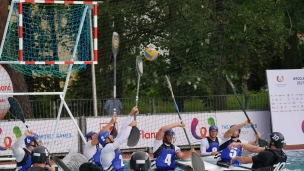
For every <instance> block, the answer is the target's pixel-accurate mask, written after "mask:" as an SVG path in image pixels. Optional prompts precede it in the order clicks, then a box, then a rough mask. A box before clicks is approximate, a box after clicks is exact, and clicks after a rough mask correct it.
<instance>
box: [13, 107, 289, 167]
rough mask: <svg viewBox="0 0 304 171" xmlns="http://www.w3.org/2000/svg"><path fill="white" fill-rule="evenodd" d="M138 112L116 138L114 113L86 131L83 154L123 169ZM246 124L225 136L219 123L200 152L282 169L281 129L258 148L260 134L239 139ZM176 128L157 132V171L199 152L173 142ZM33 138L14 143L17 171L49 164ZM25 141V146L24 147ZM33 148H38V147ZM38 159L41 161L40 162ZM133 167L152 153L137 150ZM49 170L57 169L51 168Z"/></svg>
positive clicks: (144, 163) (223, 161) (222, 160)
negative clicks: (124, 146) (97, 127)
mask: <svg viewBox="0 0 304 171" xmlns="http://www.w3.org/2000/svg"><path fill="white" fill-rule="evenodd" d="M135 114H138V108H137V107H134V108H133V109H132V110H131V112H130V114H129V115H128V116H127V118H126V119H125V121H124V122H123V124H122V126H121V128H120V131H119V133H118V135H117V136H116V137H113V136H112V135H111V134H110V131H109V129H110V127H111V125H112V124H114V123H115V122H116V118H117V116H116V115H113V116H112V118H111V121H110V122H109V123H108V124H107V125H106V126H104V127H103V128H102V130H100V132H98V133H96V132H93V131H91V132H89V133H87V134H86V138H87V142H86V144H85V145H84V149H83V155H84V156H85V157H86V158H87V159H88V160H89V161H91V162H93V163H94V164H96V165H98V166H99V167H100V168H101V169H102V170H115V171H123V170H124V169H125V165H124V163H123V158H122V153H121V151H120V150H119V147H120V146H121V145H122V144H123V143H125V142H126V141H127V138H128V137H129V135H130V132H131V129H132V127H133V126H136V125H137V122H136V121H135V120H133V118H134V117H133V116H134V115H135ZM247 125H252V122H251V121H248V120H246V121H245V122H243V123H240V124H236V125H233V126H231V127H230V129H228V130H227V131H226V132H225V134H224V135H223V137H218V128H217V127H216V126H211V127H209V137H207V138H204V139H202V141H201V145H200V153H201V155H202V156H208V155H215V156H217V155H219V154H220V160H219V161H218V163H217V164H218V165H221V166H227V165H230V164H233V165H240V164H241V163H245V164H246V163H253V165H252V169H261V168H262V169H265V170H267V169H270V170H273V169H276V170H280V169H282V168H283V166H284V164H285V162H286V160H287V156H286V155H285V153H284V152H283V150H282V148H283V146H284V136H283V135H282V134H281V133H279V132H273V133H271V134H270V141H269V147H267V148H265V147H258V146H257V141H258V139H259V133H258V134H257V135H256V141H249V142H248V141H245V140H240V139H239V135H240V133H241V128H242V127H244V126H247ZM175 127H185V124H184V123H182V122H177V123H172V124H169V125H165V126H162V127H161V128H160V129H159V131H158V132H157V133H156V137H155V140H154V145H153V155H154V156H153V157H154V158H155V168H156V169H155V170H174V169H175V167H176V165H175V160H176V158H178V159H181V160H186V159H188V158H190V157H191V153H192V152H196V151H195V150H194V149H193V148H192V149H190V151H189V152H188V151H187V152H185V151H184V152H183V151H181V149H180V148H179V147H177V146H175V145H174V144H172V142H173V137H174V131H173V130H172V128H175ZM34 139H38V135H37V134H34V133H33V132H29V131H26V132H25V133H24V135H22V136H21V137H20V138H19V139H17V141H16V142H15V143H14V144H13V145H12V151H13V154H14V155H15V156H16V161H17V170H21V171H25V170H27V169H28V168H29V167H31V166H32V167H34V168H35V166H36V168H38V167H41V166H44V165H46V161H45V160H44V159H42V160H41V158H39V157H37V155H36V156H35V155H34V157H33V154H35V152H32V150H33V149H34V148H35V147H36V144H35V142H34ZM23 141H24V143H25V146H26V148H22V147H21V146H22V144H23ZM36 148H37V147H36ZM242 149H245V150H247V151H250V152H255V153H258V154H257V155H255V156H249V157H241V156H242ZM33 151H35V149H34V150H33ZM31 152H32V156H31ZM38 153H39V152H37V154H38ZM45 153H47V151H45ZM40 156H41V155H40ZM42 156H44V155H42ZM37 160H39V161H40V162H37ZM139 161H140V162H139ZM41 164H42V165H41ZM130 167H131V170H135V171H139V170H148V169H150V167H151V161H150V158H149V155H148V154H147V153H144V152H138V153H134V154H133V155H132V156H131V160H130ZM30 169H32V168H30ZM48 169H49V170H52V171H53V170H54V168H52V167H50V168H48Z"/></svg>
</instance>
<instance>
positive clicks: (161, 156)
mask: <svg viewBox="0 0 304 171" xmlns="http://www.w3.org/2000/svg"><path fill="white" fill-rule="evenodd" d="M153 156H154V158H156V160H155V162H156V168H157V169H158V170H159V169H160V170H174V169H175V148H174V145H173V144H170V145H169V146H167V145H166V144H164V143H163V144H162V145H161V146H160V147H159V148H158V149H157V150H156V151H155V152H154V153H153Z"/></svg>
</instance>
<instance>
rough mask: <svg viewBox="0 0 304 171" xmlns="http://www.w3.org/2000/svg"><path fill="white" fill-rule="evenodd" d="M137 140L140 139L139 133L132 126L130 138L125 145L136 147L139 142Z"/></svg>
mask: <svg viewBox="0 0 304 171" xmlns="http://www.w3.org/2000/svg"><path fill="white" fill-rule="evenodd" d="M139 138H140V132H139V129H138V128H137V127H136V126H133V127H132V130H131V132H130V136H129V138H128V142H127V145H128V146H129V147H134V146H136V145H137V143H138V141H139Z"/></svg>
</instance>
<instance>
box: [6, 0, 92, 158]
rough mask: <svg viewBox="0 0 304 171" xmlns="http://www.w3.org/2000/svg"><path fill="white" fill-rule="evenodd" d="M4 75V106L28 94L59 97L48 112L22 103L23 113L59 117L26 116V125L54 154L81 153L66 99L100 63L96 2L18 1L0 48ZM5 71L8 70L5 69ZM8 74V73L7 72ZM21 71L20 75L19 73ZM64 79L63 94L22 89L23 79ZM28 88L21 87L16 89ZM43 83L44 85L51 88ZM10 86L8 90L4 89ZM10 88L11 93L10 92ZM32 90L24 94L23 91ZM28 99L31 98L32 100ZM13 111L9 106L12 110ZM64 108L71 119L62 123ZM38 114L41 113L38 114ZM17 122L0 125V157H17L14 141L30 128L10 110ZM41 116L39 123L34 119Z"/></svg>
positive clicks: (10, 15)
mask: <svg viewBox="0 0 304 171" xmlns="http://www.w3.org/2000/svg"><path fill="white" fill-rule="evenodd" d="M0 64H8V65H3V67H2V66H1V65H0V66H1V67H0V68H1V70H0V71H1V73H0V74H2V76H3V73H4V76H5V77H1V84H2V85H3V86H1V88H3V89H1V91H0V99H1V102H0V108H1V109H2V108H4V112H3V111H1V112H2V113H5V112H6V111H7V110H8V109H9V104H8V102H7V97H11V96H14V97H15V96H18V97H20V96H23V97H27V96H29V95H35V96H36V95H50V96H53V97H54V96H59V97H60V105H58V106H56V107H55V108H54V106H53V105H52V104H47V103H46V104H45V105H46V106H49V111H42V110H40V109H37V108H35V106H33V104H31V103H30V102H28V100H24V99H26V98H23V99H22V100H23V101H19V103H20V105H21V106H22V109H23V110H24V109H25V110H27V109H29V110H30V111H32V112H33V111H34V110H38V112H40V113H45V112H49V113H52V114H53V113H54V118H57V119H43V118H44V117H41V116H40V115H39V116H37V115H34V116H31V117H27V116H25V120H26V122H27V124H28V125H29V126H30V127H31V129H32V130H33V131H34V132H35V133H37V134H38V135H39V138H40V139H41V140H42V144H43V145H44V146H46V147H47V148H48V149H49V150H50V152H52V153H66V152H69V150H72V151H78V150H79V143H78V142H79V141H78V140H79V136H80V137H81V138H82V140H83V141H85V138H84V137H83V134H82V133H81V130H80V128H79V126H78V123H79V119H75V118H74V117H73V114H72V112H71V110H70V109H69V106H68V104H67V103H66V101H65V95H66V92H67V88H68V85H69V80H70V78H71V77H72V76H73V74H76V73H77V72H79V71H80V70H81V69H84V68H86V67H87V65H88V64H97V3H96V2H86V1H69V2H67V1H44V0H30V1H28V0H23V1H21V0H20V1H19V0H18V1H17V0H13V1H12V4H11V6H10V10H9V15H8V19H7V22H6V27H5V32H4V36H3V39H2V42H1V46H0ZM3 68H6V70H7V72H6V71H5V70H4V69H3ZM2 70H3V71H2ZM11 70H12V71H14V70H15V71H17V73H18V74H19V75H14V72H12V71H11ZM24 77H27V78H30V79H31V80H33V79H36V80H40V79H49V78H51V77H54V78H60V79H61V82H59V83H58V84H60V88H62V91H59V92H54V88H53V89H52V88H49V90H50V91H51V92H46V91H43V92H41V91H39V90H35V89H34V90H33V92H30V91H29V89H30V85H28V84H24V85H20V81H19V80H22V79H23V80H25V79H24ZM20 86H23V87H22V88H17V87H20ZM47 86H49V85H43V83H41V85H40V87H47ZM5 87H6V88H5ZM8 87H9V89H8ZM26 89H27V90H28V91H24V92H21V91H20V90H26ZM27 99H28V98H27ZM7 107H8V108H7ZM63 107H64V108H65V109H66V111H67V113H68V114H69V116H70V117H71V118H64V119H61V118H60V117H61V112H62V110H63ZM36 113H37V112H36ZM7 115H11V117H10V118H12V119H14V120H8V121H3V122H2V123H1V127H0V139H1V140H4V144H3V141H2V142H1V143H0V156H10V155H12V151H11V147H12V143H13V142H15V141H16V139H18V138H19V137H20V136H21V135H22V134H23V133H24V131H25V130H26V127H25V125H24V124H23V123H22V122H21V121H20V120H19V119H18V118H15V117H16V115H15V114H14V113H13V112H12V111H11V112H8V114H7ZM37 117H41V119H40V120H37V119H35V120H33V119H31V118H37Z"/></svg>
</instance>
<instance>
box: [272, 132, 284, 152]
mask: <svg viewBox="0 0 304 171" xmlns="http://www.w3.org/2000/svg"><path fill="white" fill-rule="evenodd" d="M271 142H274V146H275V147H276V148H283V146H284V136H283V135H282V134H281V133H279V132H273V133H271V134H270V143H271Z"/></svg>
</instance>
